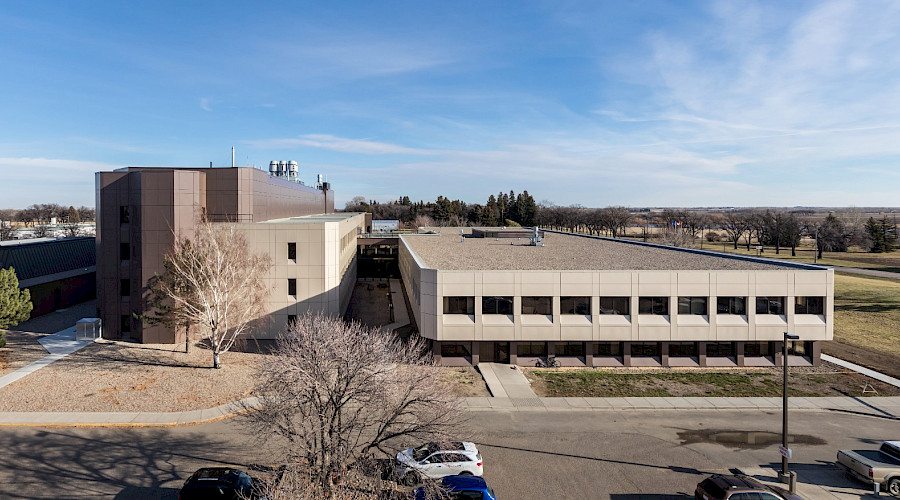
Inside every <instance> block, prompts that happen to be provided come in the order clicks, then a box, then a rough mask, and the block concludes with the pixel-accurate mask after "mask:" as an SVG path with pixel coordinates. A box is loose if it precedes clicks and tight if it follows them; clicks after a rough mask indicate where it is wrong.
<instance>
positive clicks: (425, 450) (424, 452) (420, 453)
mask: <svg viewBox="0 0 900 500" xmlns="http://www.w3.org/2000/svg"><path fill="white" fill-rule="evenodd" d="M436 450H437V446H436V445H435V444H434V443H425V444H423V445H422V446H419V447H418V448H413V452H412V456H413V458H414V459H415V460H416V461H417V462H418V461H421V460H424V459H425V457H427V456H428V455H431V453H432V452H434V451H436Z"/></svg>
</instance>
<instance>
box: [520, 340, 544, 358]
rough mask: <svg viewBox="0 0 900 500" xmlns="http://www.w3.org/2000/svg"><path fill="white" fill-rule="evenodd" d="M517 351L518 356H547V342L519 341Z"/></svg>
mask: <svg viewBox="0 0 900 500" xmlns="http://www.w3.org/2000/svg"><path fill="white" fill-rule="evenodd" d="M516 351H517V352H516V355H517V356H546V355H547V344H546V343H545V342H519V344H518V345H517V346H516Z"/></svg>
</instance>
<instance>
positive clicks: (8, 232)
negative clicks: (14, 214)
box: [0, 220, 16, 241]
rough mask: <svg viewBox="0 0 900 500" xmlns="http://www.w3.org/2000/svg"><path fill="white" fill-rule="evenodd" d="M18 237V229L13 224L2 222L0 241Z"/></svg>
mask: <svg viewBox="0 0 900 500" xmlns="http://www.w3.org/2000/svg"><path fill="white" fill-rule="evenodd" d="M15 235H16V227H15V226H13V225H12V223H11V222H9V221H5V220H0V241H3V240H11V239H13V237H14V236H15Z"/></svg>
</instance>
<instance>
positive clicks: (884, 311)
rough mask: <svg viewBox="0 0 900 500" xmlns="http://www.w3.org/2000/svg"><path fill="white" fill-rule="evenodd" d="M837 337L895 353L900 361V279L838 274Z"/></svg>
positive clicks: (865, 346)
mask: <svg viewBox="0 0 900 500" xmlns="http://www.w3.org/2000/svg"><path fill="white" fill-rule="evenodd" d="M834 340H836V341H838V342H841V343H845V344H849V345H853V346H856V347H861V348H865V349H869V350H873V351H878V352H881V353H890V354H893V355H894V356H896V357H897V360H896V361H897V365H900V280H896V281H895V280H885V279H877V278H864V277H858V276H847V275H842V274H839V275H837V276H835V278H834Z"/></svg>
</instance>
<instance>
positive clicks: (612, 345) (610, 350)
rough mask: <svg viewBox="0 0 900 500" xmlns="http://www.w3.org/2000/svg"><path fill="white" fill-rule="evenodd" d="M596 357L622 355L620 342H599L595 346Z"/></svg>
mask: <svg viewBox="0 0 900 500" xmlns="http://www.w3.org/2000/svg"><path fill="white" fill-rule="evenodd" d="M593 351H594V356H618V355H620V354H622V344H620V343H619V342H597V343H596V344H594V349H593Z"/></svg>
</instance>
